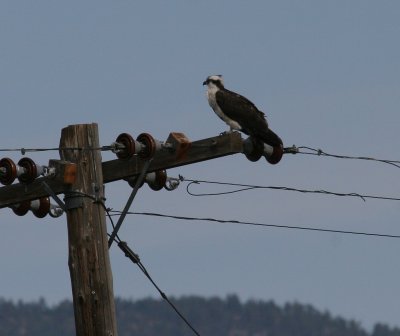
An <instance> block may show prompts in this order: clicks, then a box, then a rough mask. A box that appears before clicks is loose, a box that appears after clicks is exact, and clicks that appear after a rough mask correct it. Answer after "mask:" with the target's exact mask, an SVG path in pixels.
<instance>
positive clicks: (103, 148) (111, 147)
mask: <svg viewBox="0 0 400 336" xmlns="http://www.w3.org/2000/svg"><path fill="white" fill-rule="evenodd" d="M118 149H120V146H117V145H116V144H112V145H109V146H101V147H49V148H46V147H45V148H24V147H21V148H0V152H20V153H21V154H22V155H25V154H26V153H29V152H49V151H66V150H73V151H115V150H118Z"/></svg>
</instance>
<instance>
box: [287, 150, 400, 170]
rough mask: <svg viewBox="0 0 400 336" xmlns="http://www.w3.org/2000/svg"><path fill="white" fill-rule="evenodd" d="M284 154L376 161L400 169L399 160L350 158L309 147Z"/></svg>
mask: <svg viewBox="0 0 400 336" xmlns="http://www.w3.org/2000/svg"><path fill="white" fill-rule="evenodd" d="M302 149H304V150H306V151H301V150H302ZM284 153H285V154H303V155H315V156H326V157H332V158H336V159H350V160H365V161H376V162H382V163H385V164H389V165H392V166H394V167H397V168H400V161H399V160H386V159H376V158H373V157H368V156H348V155H339V154H330V153H327V152H325V151H323V150H322V149H316V148H312V147H307V146H299V147H296V146H295V145H293V146H292V147H287V148H285V149H284Z"/></svg>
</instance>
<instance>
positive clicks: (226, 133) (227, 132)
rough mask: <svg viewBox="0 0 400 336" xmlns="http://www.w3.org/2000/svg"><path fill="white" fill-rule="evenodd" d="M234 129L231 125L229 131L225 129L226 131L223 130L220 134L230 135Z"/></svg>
mask: <svg viewBox="0 0 400 336" xmlns="http://www.w3.org/2000/svg"><path fill="white" fill-rule="evenodd" d="M234 131H235V129H234V128H232V127H231V126H230V127H229V130H227V131H225V132H222V133H220V134H219V135H228V134H231V133H233V132H234Z"/></svg>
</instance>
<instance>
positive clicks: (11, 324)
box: [0, 295, 400, 336]
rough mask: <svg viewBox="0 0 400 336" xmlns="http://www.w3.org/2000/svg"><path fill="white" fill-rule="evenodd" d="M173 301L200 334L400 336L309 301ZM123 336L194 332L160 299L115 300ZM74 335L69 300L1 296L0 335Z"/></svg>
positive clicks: (179, 335) (181, 335)
mask: <svg viewBox="0 0 400 336" xmlns="http://www.w3.org/2000/svg"><path fill="white" fill-rule="evenodd" d="M172 301H173V302H174V304H175V305H176V306H177V307H178V308H179V310H180V311H181V312H182V313H183V314H184V315H185V317H186V318H187V319H188V320H189V321H190V322H191V323H192V324H193V326H194V327H195V328H196V329H197V330H198V331H199V333H200V334H201V335H208V336H211V335H212V336H216V335H218V336H275V335H276V336H400V329H399V328H389V327H388V326H386V325H384V324H377V325H375V327H374V329H373V331H372V332H367V331H366V330H365V329H363V328H362V327H361V326H360V324H359V323H357V322H355V321H351V320H345V319H343V318H339V317H333V316H331V315H330V314H329V313H328V312H320V311H318V310H316V309H315V308H313V307H312V306H310V305H302V304H298V303H288V304H285V305H284V306H278V305H276V304H275V303H274V302H273V301H268V302H265V301H251V300H250V301H247V302H245V303H241V302H240V301H239V299H238V298H237V297H236V296H234V295H231V296H228V297H227V298H226V299H220V298H209V299H205V298H201V297H192V296H191V297H182V298H180V299H173V300H172ZM116 309H117V323H118V331H119V335H120V336H128V335H129V336H134V335H140V336H186V335H193V332H192V331H191V330H190V329H189V328H188V327H187V326H186V325H185V324H184V323H183V322H182V320H181V319H179V317H178V316H177V315H176V313H175V312H174V311H173V310H172V309H171V308H170V306H169V305H168V304H167V303H166V302H164V301H160V300H154V299H143V300H138V301H132V300H124V299H117V300H116ZM3 335H4V336H39V335H40V336H54V335H57V336H73V335H75V327H74V315H73V307H72V303H71V302H70V301H63V302H61V303H60V304H58V305H56V306H54V307H49V306H48V305H47V304H46V302H45V301H44V300H43V299H41V300H39V301H38V302H31V303H24V302H17V303H14V302H11V301H7V300H1V299H0V336H3Z"/></svg>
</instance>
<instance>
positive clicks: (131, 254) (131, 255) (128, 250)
mask: <svg viewBox="0 0 400 336" xmlns="http://www.w3.org/2000/svg"><path fill="white" fill-rule="evenodd" d="M113 239H114V238H113ZM116 241H117V240H116ZM117 243H118V247H119V248H120V249H121V250H122V251H123V252H124V253H125V256H126V257H127V258H129V259H130V260H131V261H132V262H133V263H134V264H136V265H137V266H138V267H139V269H140V270H141V271H142V272H143V274H144V275H145V276H146V278H147V279H148V280H149V281H150V282H151V283H152V285H153V286H154V288H155V289H156V290H157V291H158V293H159V294H160V295H161V297H162V298H163V299H164V300H165V301H166V302H167V303H168V304H169V305H170V306H171V308H172V309H173V310H174V311H175V313H176V314H178V316H179V317H180V318H181V319H182V320H183V321H184V322H185V323H186V325H187V326H188V327H189V328H190V329H191V330H192V331H193V333H195V334H196V335H198V336H200V334H199V332H198V331H197V330H196V329H195V328H194V327H193V325H192V324H191V323H190V322H189V321H188V320H187V319H186V318H185V316H183V314H182V313H181V312H180V311H179V309H178V308H177V307H176V306H175V305H174V304H173V303H172V301H171V300H170V299H169V298H168V296H167V295H166V294H165V293H164V292H163V291H162V290H161V289H160V287H159V286H158V285H157V284H156V282H155V281H154V280H153V278H152V277H151V276H150V274H149V272H148V271H147V269H146V267H145V266H144V265H143V263H142V262H141V261H140V258H139V255H138V254H136V253H135V252H133V251H132V250H131V248H130V247H129V246H128V244H127V243H126V242H125V241H121V240H120V241H117Z"/></svg>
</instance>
